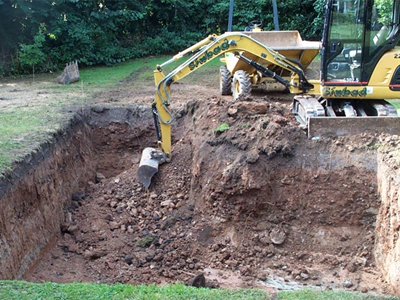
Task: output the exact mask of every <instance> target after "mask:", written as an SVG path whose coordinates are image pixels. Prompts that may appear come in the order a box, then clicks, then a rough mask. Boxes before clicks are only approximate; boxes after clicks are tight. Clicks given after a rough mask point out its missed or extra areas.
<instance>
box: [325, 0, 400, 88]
mask: <svg viewBox="0 0 400 300" xmlns="http://www.w3.org/2000/svg"><path fill="white" fill-rule="evenodd" d="M328 5H330V9H328V10H327V12H326V16H325V20H326V22H325V31H324V36H323V50H322V55H323V57H322V66H321V67H322V81H323V82H324V85H326V86H329V85H338V84H342V85H343V84H345V85H360V84H363V85H366V84H367V83H368V82H369V81H370V79H371V76H372V73H373V71H374V69H375V67H376V65H377V63H378V62H379V61H380V58H381V57H382V55H383V54H384V53H385V52H387V51H388V50H389V49H392V48H394V47H395V46H396V45H397V43H398V41H399V14H400V12H399V1H390V0H380V1H374V0H356V1H339V0H334V1H330V2H329V3H328Z"/></svg>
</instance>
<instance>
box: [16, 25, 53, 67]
mask: <svg viewBox="0 0 400 300" xmlns="http://www.w3.org/2000/svg"><path fill="white" fill-rule="evenodd" d="M45 31H46V26H45V25H44V24H40V26H39V32H38V33H37V34H36V35H35V36H34V37H33V44H29V45H21V50H20V52H19V61H20V63H21V64H22V65H28V66H30V67H31V68H32V73H33V74H34V73H35V72H34V70H35V65H37V64H39V63H43V62H44V61H45V60H46V57H45V54H44V53H43V51H42V48H43V43H44V42H45V35H44V32H45Z"/></svg>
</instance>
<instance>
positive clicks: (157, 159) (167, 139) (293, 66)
mask: <svg viewBox="0 0 400 300" xmlns="http://www.w3.org/2000/svg"><path fill="white" fill-rule="evenodd" d="M190 52H195V53H194V54H193V55H192V56H191V57H190V58H189V59H188V60H186V61H185V62H184V63H182V64H181V65H180V66H178V67H177V68H175V69H174V70H173V71H171V72H170V73H169V74H167V75H165V74H164V73H163V67H164V66H166V65H167V64H169V63H172V62H174V61H176V60H178V59H180V58H182V57H183V56H184V55H185V54H188V53H190ZM228 52H229V53H233V54H234V55H237V56H238V57H239V58H240V59H242V60H248V59H247V58H246V57H244V56H243V55H241V53H243V52H245V53H249V54H251V55H252V56H253V57H257V58H258V60H261V61H265V62H267V63H268V65H269V66H276V67H277V68H281V69H284V70H287V71H288V72H289V73H290V74H291V76H290V79H289V80H287V81H285V85H286V87H287V88H288V89H289V90H290V92H292V93H304V92H308V91H310V90H312V89H313V85H312V84H309V83H308V82H307V80H306V77H305V75H304V71H303V69H302V67H301V66H300V65H299V64H298V63H296V62H294V61H292V60H291V59H288V58H286V57H285V56H283V55H281V54H280V53H279V52H277V51H275V50H273V49H272V48H270V47H268V46H266V45H264V44H262V43H260V42H259V41H257V40H255V39H253V38H252V37H250V36H249V35H246V34H244V33H241V32H231V33H225V34H223V35H221V36H216V35H211V36H209V37H208V38H206V39H204V40H203V41H200V42H199V43H197V44H195V45H194V46H192V47H190V48H188V49H186V50H185V51H183V52H181V53H179V54H177V55H175V56H174V57H173V58H171V59H170V60H168V61H167V62H165V63H164V64H162V65H159V66H157V67H156V69H155V70H154V79H155V85H156V95H155V100H154V102H153V104H152V111H153V116H154V122H155V129H156V135H157V145H158V148H157V149H156V148H145V149H144V150H143V154H142V159H141V162H140V165H139V169H138V177H139V180H140V181H141V182H142V183H143V184H144V185H145V186H146V188H148V187H149V185H150V183H151V178H152V176H153V175H154V174H155V173H156V172H157V170H158V165H159V164H160V163H162V162H166V161H169V160H170V159H171V123H172V120H173V115H172V112H171V108H170V88H171V85H172V84H173V83H174V82H177V81H179V80H181V79H182V78H184V77H185V76H187V75H189V74H190V73H192V72H194V71H196V70H197V69H199V68H200V67H201V66H203V65H205V64H206V63H208V62H210V61H211V60H213V59H216V58H220V56H221V55H222V54H224V53H228ZM247 63H250V64H251V65H252V66H253V67H255V68H259V69H260V70H261V71H264V72H265V73H266V76H271V77H274V76H275V75H276V74H275V73H273V72H270V73H268V74H267V72H268V69H267V68H265V67H263V66H262V65H261V64H260V63H258V62H256V61H254V60H250V61H247ZM282 80H283V79H282Z"/></svg>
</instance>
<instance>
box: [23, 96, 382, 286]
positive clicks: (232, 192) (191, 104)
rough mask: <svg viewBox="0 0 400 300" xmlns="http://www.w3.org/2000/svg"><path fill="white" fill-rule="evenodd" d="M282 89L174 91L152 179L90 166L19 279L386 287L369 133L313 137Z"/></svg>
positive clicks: (133, 170)
mask: <svg viewBox="0 0 400 300" xmlns="http://www.w3.org/2000/svg"><path fill="white" fill-rule="evenodd" d="M290 99H291V97H289V96H288V97H282V96H268V97H267V96H265V95H256V96H254V98H253V99H245V100H243V101H238V102H235V103H232V102H231V98H230V97H223V98H221V97H202V98H201V99H197V100H196V99H191V100H189V101H186V100H185V101H181V102H179V101H178V102H177V104H176V106H175V109H174V114H175V117H176V120H175V123H174V125H173V153H172V155H173V159H172V161H171V162H170V163H168V164H165V165H162V166H161V168H160V171H159V173H158V174H156V176H155V177H154V178H153V184H152V185H151V186H150V189H149V190H145V189H144V188H143V186H142V185H141V184H140V183H139V182H138V179H137V177H136V170H137V167H138V162H136V161H135V162H134V164H133V166H132V167H131V168H128V169H127V170H126V171H124V172H122V173H121V174H118V175H117V176H113V177H109V178H105V177H104V176H103V175H102V174H98V176H97V181H96V182H90V183H89V185H88V187H87V189H86V190H84V191H81V192H79V193H76V194H74V195H73V197H72V201H71V205H70V206H69V207H68V208H67V213H66V220H65V222H64V223H63V224H62V227H61V232H62V233H61V237H60V239H59V241H58V242H57V245H56V246H55V247H54V248H53V249H51V250H50V251H49V252H48V253H47V254H45V256H44V257H43V260H42V261H41V262H40V263H39V264H38V266H37V267H36V268H35V269H34V270H32V272H31V273H30V274H28V275H27V276H26V279H29V280H34V281H47V280H51V281H56V282H70V281H91V282H107V283H116V282H123V283H131V284H142V283H164V282H177V281H184V282H189V281H190V280H192V279H193V278H194V277H195V276H196V275H198V274H199V273H203V274H204V275H205V278H206V284H207V285H209V286H223V287H239V286H243V287H249V286H252V287H260V288H265V289H271V290H274V289H297V288H301V287H303V286H313V287H319V288H348V289H351V290H360V291H363V292H366V291H375V292H378V293H382V292H387V291H388V290H387V287H386V285H385V283H384V282H382V280H381V278H380V274H379V272H378V271H377V269H376V267H375V264H374V258H373V254H372V248H373V245H374V225H375V224H374V222H375V219H376V214H377V210H378V207H379V199H378V195H377V186H376V153H375V149H374V147H375V143H376V139H375V137H374V136H368V135H362V136H359V137H357V138H352V139H344V138H337V139H329V140H328V139H326V140H325V139H319V140H308V139H307V138H306V136H305V133H304V132H303V131H301V130H300V129H299V128H298V127H297V123H296V121H295V119H294V118H293V116H292V115H291V112H290V111H291V100H290ZM179 103H181V104H179ZM114 130H118V128H117V127H115V128H114ZM110 155H112V154H111V153H110Z"/></svg>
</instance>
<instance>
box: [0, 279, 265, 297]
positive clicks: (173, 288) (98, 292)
mask: <svg viewBox="0 0 400 300" xmlns="http://www.w3.org/2000/svg"><path fill="white" fill-rule="evenodd" d="M0 299H7V300H39V299H41V300H42V299H43V300H78V299H82V300H131V299H132V300H133V299H135V300H155V299H160V300H180V299H182V300H186V299H194V300H195V299H199V300H200V299H201V300H208V299H209V300H227V299H232V300H235V299H237V300H264V299H269V296H268V295H267V293H265V292H263V291H260V290H255V289H240V290H227V289H205V288H194V287H186V286H184V285H180V284H178V285H167V286H155V285H149V286H144V285H140V286H132V285H122V284H118V285H106V284H95V283H92V284H87V283H71V284H56V283H43V284H37V283H28V282H24V281H0Z"/></svg>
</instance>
